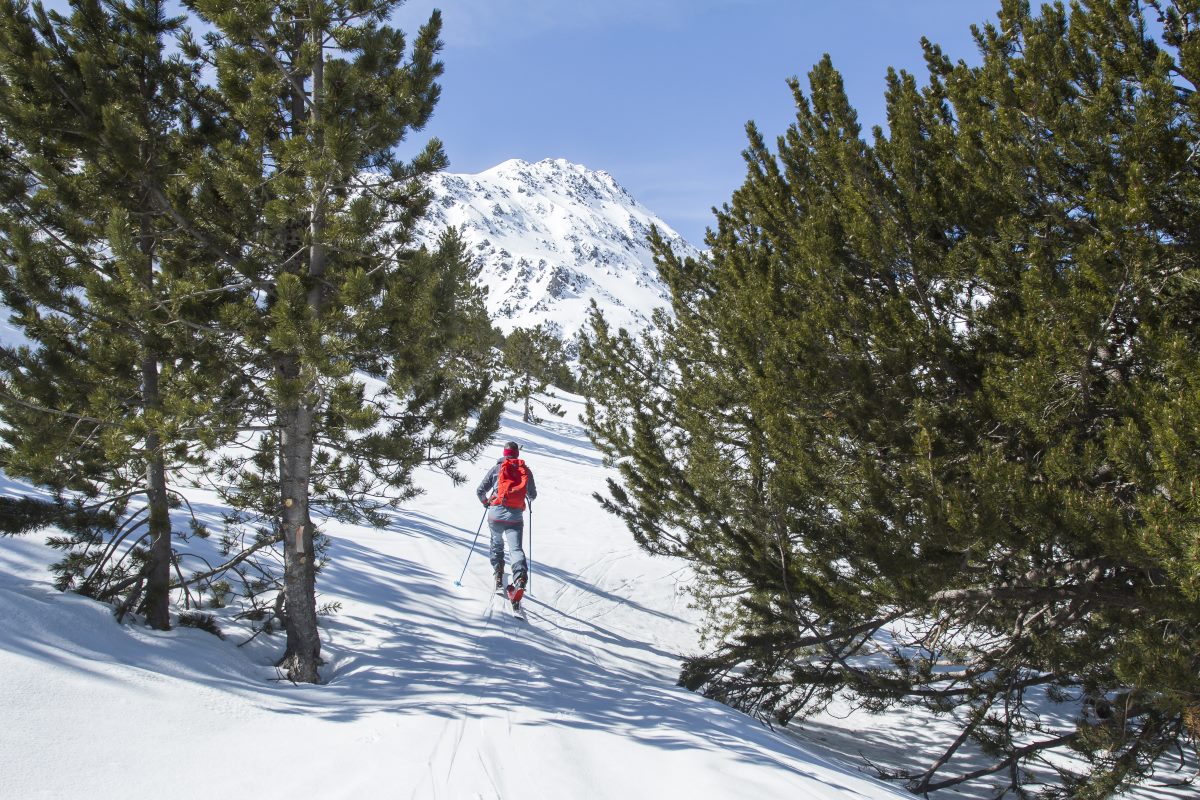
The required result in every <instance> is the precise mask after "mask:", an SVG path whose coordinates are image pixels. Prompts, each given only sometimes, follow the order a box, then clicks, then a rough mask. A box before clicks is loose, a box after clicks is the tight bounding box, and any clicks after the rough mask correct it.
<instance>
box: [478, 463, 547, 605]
mask: <svg viewBox="0 0 1200 800" xmlns="http://www.w3.org/2000/svg"><path fill="white" fill-rule="evenodd" d="M520 455H521V448H520V447H518V446H517V443H516V442H506V443H505V444H504V455H503V457H502V458H501V459H500V460H499V461H497V462H496V465H495V466H493V467H492V468H491V469H490V470H488V474H487V475H484V476H483V482H482V483H480V484H479V488H478V489H476V490H475V494H476V496H477V497H478V498H479V501H480V502H481V503H483V505H484V507H485V508H486V509H487V510H488V511H487V520H488V530H490V531H491V534H492V571H493V572H494V573H495V577H496V592H497V593H500V592H501V591H504V593H505V595H506V596H507V597H508V599H509V601H511V602H512V607H513V612H514V613H520V611H521V597H522V596H523V595H524V594H525V585H526V583H527V582H528V580H529V568H528V562H527V561H526V559H525V551H524V550H522V549H521V540H522V537H523V534H524V531H525V500H526V498H528V499H529V500H530V501H532V500H534V499H535V498H536V497H537V487H536V486H535V485H534V483H533V473H532V472H531V471H530V470H529V467H528V466H527V465H526V464H525V462H524V461H523V460H521V458H520ZM493 490H495V492H494V493H493ZM506 544H507V546H508V554H509V557H510V559H511V564H512V576H513V582H512V583H511V584H509V585H508V586H505V585H504V548H505V545H506Z"/></svg>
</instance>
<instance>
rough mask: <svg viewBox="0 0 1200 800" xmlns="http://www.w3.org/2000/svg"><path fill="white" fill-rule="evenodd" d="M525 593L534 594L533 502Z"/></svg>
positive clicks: (531, 502)
mask: <svg viewBox="0 0 1200 800" xmlns="http://www.w3.org/2000/svg"><path fill="white" fill-rule="evenodd" d="M525 561H526V564H525V591H527V592H529V593H531V594H532V593H533V501H532V500H530V501H529V552H528V553H526V554H525Z"/></svg>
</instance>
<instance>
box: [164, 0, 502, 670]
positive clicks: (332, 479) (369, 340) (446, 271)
mask: <svg viewBox="0 0 1200 800" xmlns="http://www.w3.org/2000/svg"><path fill="white" fill-rule="evenodd" d="M397 5H398V2H395V0H383V1H382V2H376V3H363V2H358V1H357V0H354V1H353V2H344V1H343V0H335V1H334V2H324V0H301V1H300V2H276V1H275V0H251V2H249V3H246V2H236V3H234V2H230V0H194V2H193V4H192V6H193V7H194V8H195V10H196V11H197V12H198V13H199V14H200V16H201V17H202V18H203V19H204V20H205V21H206V22H207V23H208V24H209V25H211V26H212V28H213V32H212V33H211V34H209V35H207V36H206V37H205V39H204V41H203V42H193V41H185V43H184V50H185V52H188V53H191V54H193V55H195V56H196V57H198V58H202V59H204V60H206V61H207V63H208V64H209V65H210V66H211V68H212V70H213V71H214V74H215V88H214V91H215V93H216V95H217V100H216V102H217V103H218V104H219V105H220V106H221V108H222V115H221V119H222V122H223V125H224V126H225V128H224V130H225V131H226V132H227V133H228V134H229V135H228V136H227V138H226V139H225V141H224V142H222V143H221V144H220V145H219V146H215V147H212V148H210V150H209V151H208V153H207V154H206V156H205V157H204V158H201V159H197V160H196V161H195V162H194V163H193V164H192V165H190V166H189V169H188V172H189V178H190V182H191V183H192V185H194V186H197V187H202V188H201V189H200V191H201V195H200V197H199V200H198V205H200V206H203V207H205V213H203V214H199V215H196V216H194V217H191V218H190V224H189V228H190V231H191V233H192V235H193V237H194V238H195V240H196V241H197V242H201V243H203V245H204V246H205V247H207V248H208V250H209V252H210V253H211V254H212V255H213V256H214V257H216V258H219V259H221V260H222V261H223V262H225V263H227V264H228V265H229V266H230V267H231V268H232V269H233V270H235V271H237V273H238V274H239V276H240V280H239V282H238V283H237V284H236V288H238V289H239V290H240V292H241V295H240V296H241V308H240V310H239V311H238V312H237V313H231V314H228V315H226V316H225V317H224V318H223V325H224V326H225V327H226V328H227V329H228V330H231V331H236V332H237V334H238V336H239V338H240V340H241V341H243V342H245V343H247V345H248V346H247V351H246V352H245V353H244V354H243V355H242V358H243V363H242V365H241V368H242V371H243V373H244V374H246V375H247V376H248V379H249V380H250V381H251V383H252V385H253V387H254V390H253V391H252V392H251V393H250V395H251V397H252V398H253V399H252V401H250V402H247V403H245V404H244V405H243V407H242V408H243V412H244V414H245V419H244V424H246V425H250V426H254V425H257V426H261V427H262V428H264V429H265V430H264V431H263V432H262V434H261V436H260V437H259V439H258V440H257V441H256V445H257V448H258V450H257V453H256V454H255V455H253V456H252V457H251V458H250V459H249V460H247V461H243V462H235V461H230V462H227V463H226V464H225V467H226V468H227V473H228V474H229V475H230V477H233V478H236V479H237V480H238V481H239V483H238V485H237V487H236V491H235V492H234V493H232V494H231V495H230V496H231V498H232V499H233V500H234V501H235V502H236V503H238V504H239V505H241V506H242V507H245V508H248V509H251V510H253V511H256V512H257V513H258V514H259V515H260V516H261V517H262V518H265V519H268V520H273V522H272V527H274V528H275V529H277V530H279V531H280V533H281V535H282V537H283V538H284V540H285V548H284V555H285V569H284V595H285V598H286V600H285V604H284V609H285V615H284V622H285V625H286V630H287V636H288V644H287V651H286V653H285V654H284V658H283V659H282V662H281V663H282V664H283V666H284V668H285V670H286V672H287V675H288V676H289V678H291V679H292V680H295V681H306V682H312V681H316V680H318V679H319V674H318V666H319V664H320V638H319V636H318V631H317V618H316V605H315V581H316V570H317V567H318V566H319V561H318V553H317V552H316V551H317V550H318V548H319V546H320V543H321V537H320V536H319V534H318V530H317V527H316V524H315V523H314V521H313V514H314V511H318V512H323V513H326V514H332V515H335V516H338V517H340V518H343V519H364V518H365V519H367V520H370V521H373V522H376V523H382V521H383V517H382V516H381V515H380V513H379V512H380V511H381V510H382V507H384V506H388V505H395V504H396V503H398V502H400V501H402V500H405V499H408V498H410V497H412V496H413V495H414V494H415V492H416V490H415V489H414V487H413V484H412V472H413V470H414V469H415V468H416V467H418V466H420V465H431V466H434V467H436V468H439V469H442V470H444V471H446V472H447V473H448V474H450V475H451V476H452V477H454V478H455V479H456V480H462V476H461V475H460V474H459V473H458V472H457V471H456V468H455V465H456V463H457V461H458V460H459V459H461V458H463V457H473V456H474V455H475V454H477V453H478V452H479V450H480V449H481V448H482V446H483V445H484V444H485V443H486V441H487V440H488V439H489V438H490V436H491V434H492V433H493V432H494V431H495V429H496V427H497V425H498V421H499V413H500V408H501V406H500V403H499V401H498V400H496V399H494V398H492V397H491V395H490V388H489V387H490V382H489V378H488V375H487V374H486V373H485V372H480V371H479V370H477V369H476V368H475V367H476V365H477V364H478V363H481V362H483V361H485V360H486V358H487V346H488V343H489V340H490V324H489V323H488V321H487V317H486V313H485V311H484V307H483V303H482V295H481V292H480V291H479V290H478V289H476V288H475V287H474V285H473V283H472V280H473V277H474V275H475V270H476V268H475V267H474V265H473V263H472V261H471V259H470V257H469V255H468V254H467V253H466V251H465V248H464V247H463V245H462V242H461V240H460V239H458V237H457V236H455V235H453V234H448V235H447V236H445V237H444V238H443V239H442V241H441V242H440V244H439V246H438V248H436V249H434V250H428V249H420V250H414V249H413V248H412V235H413V225H414V223H415V222H416V221H417V220H418V219H419V218H420V217H421V215H422V214H423V213H424V211H425V209H426V207H427V204H428V202H429V196H428V192H427V191H426V188H425V185H424V182H423V179H424V178H425V176H427V175H429V174H430V173H432V172H433V171H435V170H438V169H440V168H442V167H443V166H444V164H445V157H444V155H443V153H442V151H441V145H440V143H439V142H437V141H436V140H433V141H431V142H430V143H429V144H428V146H427V147H426V148H425V149H424V150H422V151H421V152H419V153H418V154H417V155H416V156H415V157H414V158H413V159H411V160H410V161H407V162H405V161H402V160H399V159H398V158H397V157H396V149H397V147H398V146H399V145H401V143H402V142H404V140H405V139H406V138H407V136H408V135H409V133H410V132H412V131H416V130H420V129H421V128H422V127H423V126H424V124H425V123H426V121H427V120H428V118H429V116H430V114H431V113H432V111H433V108H434V105H435V103H436V100H437V97H438V92H439V88H438V85H437V83H436V80H437V78H438V76H439V75H440V74H441V71H442V67H441V64H440V62H438V61H437V60H436V54H437V51H438V49H439V47H440V43H439V41H438V34H439V29H440V22H441V21H440V15H438V14H437V13H436V12H435V13H434V14H433V16H432V17H431V18H430V20H429V22H428V24H427V25H425V26H424V27H422V29H421V30H420V32H419V33H418V35H417V37H416V39H415V41H414V43H413V46H412V48H411V54H410V55H409V57H407V58H406V50H407V49H408V48H407V43H406V39H405V36H404V35H403V33H402V32H401V31H399V30H396V29H393V28H391V27H389V26H388V25H387V24H386V20H387V17H388V15H389V14H390V13H391V11H392V10H393V9H394V8H395V7H396V6H397Z"/></svg>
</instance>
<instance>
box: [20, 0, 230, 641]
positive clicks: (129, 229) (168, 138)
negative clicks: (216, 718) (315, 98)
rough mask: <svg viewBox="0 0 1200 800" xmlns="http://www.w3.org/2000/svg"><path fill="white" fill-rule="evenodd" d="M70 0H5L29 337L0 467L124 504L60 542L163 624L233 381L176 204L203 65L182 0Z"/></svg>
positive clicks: (81, 582) (202, 269) (106, 595)
mask: <svg viewBox="0 0 1200 800" xmlns="http://www.w3.org/2000/svg"><path fill="white" fill-rule="evenodd" d="M72 9H73V10H72V13H71V15H70V16H69V17H63V16H61V15H59V14H57V13H53V12H52V13H49V14H47V13H46V12H45V11H44V10H43V8H42V7H41V5H40V4H35V5H34V7H33V12H32V14H31V13H30V10H29V9H28V7H26V6H25V5H24V4H23V3H14V2H11V0H4V2H2V3H0V130H2V131H3V133H2V134H0V135H2V137H3V138H2V140H0V182H2V183H0V187H2V188H0V191H3V204H2V205H0V296H2V297H3V300H4V303H5V304H6V305H7V306H8V307H9V308H10V309H11V312H12V314H13V322H14V323H15V324H16V325H17V326H18V327H19V328H21V329H22V331H23V333H24V334H25V336H26V338H27V340H28V342H29V345H28V346H25V347H15V348H6V349H5V350H4V351H3V353H0V359H2V361H0V381H2V388H0V419H2V420H3V423H4V431H3V439H4V442H5V446H4V448H3V450H2V451H0V464H2V465H3V468H4V470H5V472H7V473H8V474H10V475H14V476H24V477H28V478H31V479H32V480H34V481H36V482H38V483H40V484H43V485H45V486H47V487H50V488H51V489H53V490H54V491H56V492H62V491H65V490H71V491H75V492H80V493H82V495H83V496H84V497H86V498H88V507H89V508H90V509H91V510H93V511H103V512H105V513H106V514H108V515H110V516H111V517H112V519H113V520H114V524H113V525H112V526H103V525H100V526H96V525H90V526H76V527H75V529H74V530H75V532H74V533H72V534H71V535H68V536H67V537H65V538H61V537H60V538H56V539H54V540H53V543H54V544H56V545H57V546H59V547H60V548H62V549H64V550H66V551H67V553H66V555H65V556H64V559H63V560H62V561H61V562H60V563H59V564H58V565H56V569H57V571H58V572H59V585H60V586H62V587H64V588H66V587H68V586H73V587H75V588H77V589H79V590H81V591H83V592H85V593H88V594H91V595H93V596H96V597H99V598H101V599H106V600H112V601H118V600H120V599H121V598H123V601H122V608H132V607H138V608H140V610H141V611H142V612H144V613H145V614H146V615H147V621H148V622H149V624H150V625H152V626H154V627H156V628H162V629H165V628H167V627H169V623H170V614H169V594H170V582H171V567H172V557H173V556H172V529H171V520H170V516H169V511H170V504H171V498H170V495H169V486H168V477H167V476H168V472H169V470H170V469H171V468H174V467H180V466H184V465H188V464H195V463H197V462H198V460H199V459H200V458H202V456H203V454H204V452H205V451H206V450H209V449H211V448H213V447H214V446H215V445H216V444H217V441H216V439H215V438H214V435H213V433H212V431H213V430H214V428H216V427H219V425H218V422H217V421H218V418H219V417H220V409H221V408H222V406H223V402H222V394H223V390H222V388H221V387H222V386H225V387H228V386H230V385H231V383H230V382H223V381H222V380H221V370H220V369H219V368H218V359H217V358H215V356H216V355H217V354H219V353H220V352H221V350H220V348H218V347H216V346H214V344H213V343H212V342H211V341H205V339H204V338H203V337H202V336H200V335H199V334H198V333H197V330H198V328H199V327H200V326H201V324H202V323H203V322H204V321H205V320H206V319H211V317H212V312H211V309H209V308H208V307H207V305H206V304H205V303H203V302H201V301H200V299H201V298H204V297H206V296H207V295H206V292H207V290H209V289H211V288H212V287H213V285H214V284H213V280H212V278H211V277H210V275H209V274H208V273H209V272H210V270H209V269H208V267H207V265H205V264H203V263H201V262H197V261H196V259H195V258H194V256H195V252H194V248H192V247H190V246H189V245H188V243H186V242H183V243H181V242H179V241H177V238H178V237H175V236H174V231H173V225H172V223H171V222H170V220H168V219H166V218H165V217H164V215H163V214H162V213H161V208H162V199H163V194H164V193H175V194H179V189H178V187H176V186H175V185H174V184H176V183H177V181H175V179H174V178H173V177H172V176H173V175H175V174H176V173H177V172H178V171H179V170H180V165H181V164H182V163H183V162H184V161H185V160H186V158H187V153H188V151H189V146H190V145H189V137H188V135H187V131H185V130H183V129H182V128H181V127H180V124H179V119H180V108H181V105H182V104H183V102H184V97H183V93H184V90H185V87H186V86H187V85H188V81H189V78H190V75H191V71H190V67H189V65H188V64H187V63H186V62H184V61H183V60H181V59H180V58H178V57H171V56H168V55H167V54H166V48H167V46H168V43H169V41H170V40H171V39H172V37H173V36H174V35H175V34H176V33H177V32H178V30H179V27H180V20H179V19H178V18H174V17H171V16H168V15H167V13H166V11H165V4H164V3H162V2H159V1H158V0H129V1H128V2H108V3H105V4H101V3H99V2H96V1H95V0H78V1H77V2H73V3H72ZM183 194H184V196H186V191H184V192H183ZM200 360H203V361H204V364H205V366H204V368H203V369H197V363H198V362H199V361H200ZM233 383H236V382H233ZM201 429H204V432H202V430H201ZM142 501H144V504H143V503H142ZM116 520H123V521H121V522H120V523H119V524H118V523H116V522H115V521H116ZM143 542H147V543H148V546H142V543H143ZM130 543H131V544H130ZM122 545H125V546H122ZM127 559H128V560H127ZM130 562H132V563H130Z"/></svg>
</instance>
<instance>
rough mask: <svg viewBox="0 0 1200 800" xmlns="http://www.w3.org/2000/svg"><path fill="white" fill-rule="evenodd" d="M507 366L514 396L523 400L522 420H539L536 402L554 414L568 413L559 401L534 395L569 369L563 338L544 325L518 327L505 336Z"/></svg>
mask: <svg viewBox="0 0 1200 800" xmlns="http://www.w3.org/2000/svg"><path fill="white" fill-rule="evenodd" d="M504 366H505V367H506V369H507V371H508V373H509V374H510V375H511V376H512V388H511V394H512V397H513V399H514V400H520V401H522V402H523V404H524V413H523V414H522V420H524V421H525V422H529V423H536V422H538V421H539V420H538V419H537V416H536V415H535V414H534V413H533V404H534V403H537V404H539V405H540V406H542V408H544V409H546V411H548V412H549V413H551V414H554V415H555V416H559V417H561V416H563V414H565V413H566V412H565V411H563V409H562V406H560V405H559V404H557V403H554V402H552V401H546V400H541V399H538V398H536V397H534V395H535V394H538V393H541V392H544V391H546V389H547V388H548V387H549V386H550V384H551V383H552V382H554V381H555V380H556V379H558V378H560V377H561V376H562V375H563V373H565V372H567V363H566V356H565V354H564V353H563V345H562V341H561V340H559V338H558V337H557V336H555V335H554V334H552V333H550V332H549V331H547V330H546V329H545V327H543V326H542V325H535V326H534V327H532V328H516V329H515V330H513V331H512V333H510V334H508V336H506V337H505V339H504ZM567 374H569V373H567Z"/></svg>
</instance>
